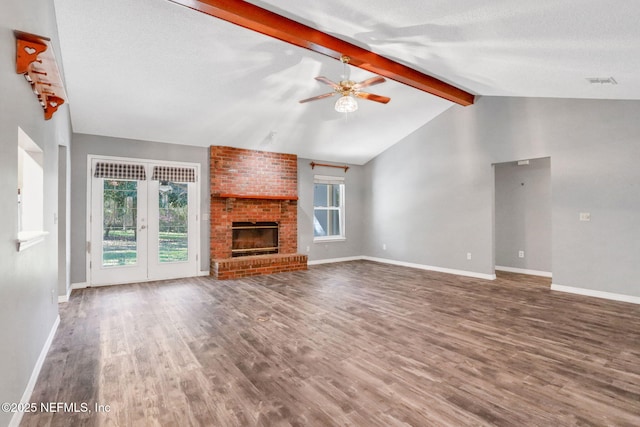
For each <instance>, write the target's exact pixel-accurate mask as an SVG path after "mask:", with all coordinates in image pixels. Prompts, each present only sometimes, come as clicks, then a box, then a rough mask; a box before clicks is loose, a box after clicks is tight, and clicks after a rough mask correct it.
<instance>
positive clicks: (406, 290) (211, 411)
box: [21, 261, 640, 426]
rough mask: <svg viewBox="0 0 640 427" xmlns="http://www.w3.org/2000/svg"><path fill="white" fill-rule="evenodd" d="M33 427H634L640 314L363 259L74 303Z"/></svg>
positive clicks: (64, 310)
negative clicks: (54, 406) (78, 409)
mask: <svg viewBox="0 0 640 427" xmlns="http://www.w3.org/2000/svg"><path fill="white" fill-rule="evenodd" d="M60 317H61V323H60V326H59V329H58V332H57V334H56V336H55V338H54V341H53V344H52V347H51V350H50V352H49V354H48V356H47V359H46V361H45V364H44V366H43V369H42V371H41V374H40V377H39V378H38V382H37V384H36V388H35V390H34V393H33V395H32V398H31V402H66V403H69V402H76V403H77V404H78V405H80V403H82V402H85V403H87V404H88V405H89V408H91V409H93V405H94V404H96V403H98V404H103V405H110V408H111V410H110V412H108V413H96V412H91V413H63V412H62V413H34V414H25V416H24V418H23V422H22V424H21V425H23V426H45V425H52V426H154V425H158V426H190V425H194V426H196V425H201V426H254V425H259V426H272V425H273V426H280V425H283V426H287V425H292V426H306V425H309V426H334V425H335V426H401V425H402V426H406V425H412V426H484V425H500V426H562V425H576V426H596V425H597V426H605V425H606V426H609V425H615V426H638V425H640V306H637V305H633V304H626V303H619V302H612V301H606V300H601V299H595V298H589V297H582V296H577V295H571V294H564V293H557V292H551V291H550V290H549V280H548V279H541V278H533V277H531V276H522V275H516V274H510V273H502V274H499V277H498V280H496V281H486V280H480V279H472V278H466V277H460V276H453V275H447V274H441V273H434V272H426V271H420V270H415V269H409V268H403V267H397V266H389V265H383V264H378V263H373V262H367V261H356V262H348V263H340V264H331V265H319V266H312V267H310V268H309V271H306V272H294V273H282V274H277V275H271V276H262V277H254V278H246V279H242V280H234V281H220V282H218V281H215V280H212V279H210V278H208V277H199V278H190V279H183V280H172V281H167V282H152V283H143V284H134V285H122V286H112V287H103V288H93V289H86V290H80V291H74V292H73V294H72V296H71V299H70V301H69V302H68V303H67V304H64V305H62V306H61V313H60Z"/></svg>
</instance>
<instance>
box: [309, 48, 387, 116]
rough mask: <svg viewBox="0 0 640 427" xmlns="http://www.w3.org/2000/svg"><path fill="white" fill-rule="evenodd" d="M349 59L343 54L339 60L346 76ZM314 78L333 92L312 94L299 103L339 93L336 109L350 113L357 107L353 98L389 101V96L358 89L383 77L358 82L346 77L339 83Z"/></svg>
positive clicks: (376, 82)
mask: <svg viewBox="0 0 640 427" xmlns="http://www.w3.org/2000/svg"><path fill="white" fill-rule="evenodd" d="M349 59H350V58H349V57H348V56H345V55H343V56H342V57H340V60H341V61H342V63H343V64H344V67H345V76H346V68H347V64H348V63H349ZM316 80H318V81H319V82H322V83H325V84H327V85H329V86H331V87H332V88H333V92H329V93H325V94H322V95H318V96H314V97H312V98H307V99H303V100H302V101H300V103H301V104H303V103H305V102H309V101H317V100H318V99H324V98H329V97H331V96H333V95H340V98H338V100H337V101H336V105H335V109H336V111H338V112H340V113H352V112H354V111H356V110H357V109H358V103H357V102H356V100H355V98H362V99H368V100H369V101H375V102H380V103H382V104H386V103H387V102H389V101H391V98H389V97H386V96H380V95H374V94H372V93H367V92H361V91H360V89H363V88H365V87H369V86H373V85H377V84H380V83H384V82H385V81H386V80H385V79H384V77H380V76H376V77H371V78H370V79H367V80H364V81H361V82H360V83H356V82H354V81H353V80H349V79H348V78H346V77H345V79H344V80H341V81H340V83H335V82H333V81H331V80H329V79H328V78H326V77H323V76H320V77H316ZM354 97H355V98H354Z"/></svg>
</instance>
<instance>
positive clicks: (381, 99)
mask: <svg viewBox="0 0 640 427" xmlns="http://www.w3.org/2000/svg"><path fill="white" fill-rule="evenodd" d="M354 95H355V96H357V97H358V98H363V99H368V100H369V101H375V102H380V103H382V104H386V103H387V102H389V101H391V98H389V97H386V96H380V95H374V94H372V93H367V92H357V93H355V94H354Z"/></svg>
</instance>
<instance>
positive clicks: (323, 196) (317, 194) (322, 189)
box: [313, 184, 329, 206]
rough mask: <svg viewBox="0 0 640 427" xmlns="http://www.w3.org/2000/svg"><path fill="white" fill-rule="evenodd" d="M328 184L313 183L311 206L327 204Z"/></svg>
mask: <svg viewBox="0 0 640 427" xmlns="http://www.w3.org/2000/svg"><path fill="white" fill-rule="evenodd" d="M327 187H328V184H315V186H314V188H313V206H329V204H328V203H329V202H328V195H329V192H328V191H327Z"/></svg>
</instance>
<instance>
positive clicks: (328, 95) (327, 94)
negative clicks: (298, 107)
mask: <svg viewBox="0 0 640 427" xmlns="http://www.w3.org/2000/svg"><path fill="white" fill-rule="evenodd" d="M335 94H336V92H331V93H325V94H322V95H318V96H314V97H313V98H307V99H303V100H302V101H298V102H299V103H300V104H304V103H305V102H309V101H317V100H318V99H323V98H329V97H330V96H333V95H335Z"/></svg>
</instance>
